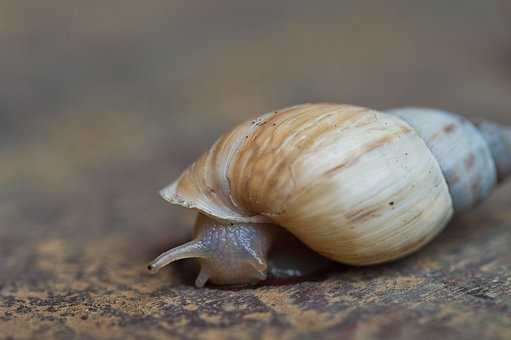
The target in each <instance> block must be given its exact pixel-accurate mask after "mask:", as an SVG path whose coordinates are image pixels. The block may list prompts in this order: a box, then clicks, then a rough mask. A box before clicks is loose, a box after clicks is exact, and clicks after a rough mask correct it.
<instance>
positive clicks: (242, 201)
mask: <svg viewBox="0 0 511 340" xmlns="http://www.w3.org/2000/svg"><path fill="white" fill-rule="evenodd" d="M482 126H484V127H485V129H486V130H485V131H489V130H491V129H490V128H489V127H488V126H489V125H482ZM491 128H492V129H497V130H498V131H499V136H500V137H495V136H496V135H495V133H489V132H487V133H486V134H485V133H483V132H481V131H482V129H480V128H478V127H477V126H476V125H474V124H472V123H471V122H469V121H468V120H465V119H463V118H461V117H460V116H457V115H454V114H450V113H445V112H440V111H436V110H428V109H414V108H408V109H406V108H405V109H398V110H390V111H387V112H378V111H374V110H370V109H366V108H361V107H356V106H349V105H337V104H305V105H299V106H294V107H290V108H286V109H283V110H280V111H276V112H273V113H268V114H265V115H262V116H260V117H259V118H257V119H255V120H253V121H249V122H245V123H243V124H241V125H239V126H238V127H236V128H235V129H233V130H232V131H231V132H228V133H227V134H225V135H224V136H222V137H221V138H220V139H219V140H218V141H217V142H216V143H215V144H214V145H213V146H212V147H211V149H210V150H209V151H208V152H206V153H205V154H204V155H203V156H202V157H200V158H199V159H198V160H197V161H196V162H195V163H194V164H193V165H192V166H191V167H190V168H188V169H187V170H186V171H185V172H184V173H183V174H182V175H181V176H180V177H179V178H178V180H177V181H175V182H174V183H173V184H171V185H170V186H168V187H166V188H165V189H163V190H162V192H161V194H162V196H163V198H164V199H165V200H167V201H168V202H170V203H173V204H178V205H181V206H184V207H186V208H191V209H195V210H197V211H198V212H199V214H198V219H197V223H196V233H195V238H194V240H192V241H190V242H188V243H186V244H184V245H182V246H179V247H177V248H174V249H171V250H169V251H168V252H166V253H164V254H162V255H160V256H159V257H158V258H157V259H156V260H154V261H153V262H152V263H151V264H150V265H149V269H151V270H153V271H156V270H158V269H160V268H162V267H163V266H165V265H167V264H168V263H170V262H173V261H176V260H178V259H182V258H190V257H196V258H198V259H199V262H200V264H201V272H200V274H199V277H198V278H197V281H196V285H197V286H203V285H204V284H205V283H206V281H208V280H210V281H212V282H213V283H216V284H249V283H255V282H258V281H261V280H264V279H266V277H267V275H268V273H269V272H270V273H274V272H279V273H288V274H289V275H290V276H291V275H300V274H302V273H305V272H306V271H307V270H306V269H304V268H301V267H300V266H299V265H298V266H297V265H296V261H295V263H293V264H291V263H289V262H284V263H281V264H280V267H282V268H281V269H279V270H276V269H275V268H273V267H272V266H270V267H269V266H268V263H270V264H271V263H272V262H271V261H270V262H268V255H269V254H270V252H271V250H272V248H275V247H274V246H273V245H274V244H276V243H278V242H280V243H281V244H282V243H284V244H286V243H288V244H292V241H287V240H288V239H291V238H296V239H298V240H299V241H301V242H302V243H303V244H305V245H306V246H307V247H308V248H310V249H312V250H313V251H314V252H315V253H317V254H320V255H321V256H322V257H324V258H327V259H330V260H333V261H337V262H341V263H346V264H351V265H358V266H363V265H370V264H376V263H382V262H387V261H391V260H394V259H397V258H400V257H403V256H406V255H408V254H410V253H412V252H414V251H416V250H418V249H419V248H421V247H422V246H423V245H425V244H426V243H428V242H429V241H430V240H431V239H433V238H434V237H435V236H436V235H437V234H438V233H439V232H440V231H441V230H442V229H443V228H444V227H445V226H446V225H447V223H448V222H449V220H450V219H451V217H452V216H453V214H454V213H458V212H462V211H465V210H467V209H470V208H472V207H474V206H475V205H477V204H478V203H479V202H481V201H482V200H484V198H486V197H487V196H488V195H489V193H490V192H491V189H492V188H493V187H494V186H495V184H496V183H497V179H503V178H504V177H505V176H506V175H507V172H508V171H509V168H511V166H509V164H511V159H510V158H511V146H510V143H509V141H510V140H511V134H509V133H508V130H506V129H505V128H501V127H499V126H498V125H494V124H493V125H491ZM492 131H493V130H492ZM508 137H509V138H508ZM490 138H491V140H489V139H490ZM495 153H497V154H498V155H497V156H498V157H497V156H496V155H494V154H495ZM284 229H285V231H287V232H285V231H284ZM286 234H287V235H288V236H286ZM289 234H291V235H292V236H291V235H289ZM286 237H287V238H286ZM279 240H280V241H279ZM282 240H284V241H282ZM286 267H289V268H286ZM294 268H296V270H294Z"/></svg>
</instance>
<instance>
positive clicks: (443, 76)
mask: <svg viewBox="0 0 511 340" xmlns="http://www.w3.org/2000/svg"><path fill="white" fill-rule="evenodd" d="M92 3H93V2H82V4H81V5H79V4H76V3H73V4H71V3H70V2H67V1H58V0H54V1H45V2H40V3H39V2H23V1H12V2H9V1H7V2H1V3H0V43H1V45H2V51H1V52H0V58H1V59H0V74H1V77H0V85H1V86H0V165H1V166H0V203H1V204H0V339H3V338H5V339H26V338H36V339H49V338H58V339H67V338H83V339H146V338H153V339H163V338H168V337H172V336H174V337H181V338H184V339H196V338H207V339H213V338H253V339H259V338H274V337H276V336H277V335H278V336H279V337H281V338H283V339H306V338H318V337H323V338H327V339H328V338H332V339H333V338H336V339H338V338H340V337H341V338H342V339H437V338H442V339H511V252H510V245H511V210H510V209H509V207H510V206H511V198H510V197H511V184H508V185H505V186H503V187H501V188H500V189H499V190H498V191H497V192H496V193H495V195H494V196H493V197H492V198H491V199H490V200H489V201H487V202H486V203H485V204H484V205H483V206H482V207H480V208H478V209H476V210H474V211H473V212H471V213H470V214H467V215H466V216H463V217H462V218H458V219H457V220H455V221H454V222H453V223H452V224H451V225H450V226H449V227H448V229H447V230H446V231H445V232H444V233H443V234H441V235H440V236H439V238H438V239H436V240H435V241H434V242H433V243H431V244H430V245H429V246H427V247H426V248H425V249H423V250H422V251H420V252H419V253H417V254H415V255H413V256H410V257H408V258H406V259H403V260H400V261H398V262H395V263H392V264H388V265H382V266H376V267H371V268H362V269H357V268H350V267H346V266H340V265H339V266H336V267H334V268H332V270H330V271H328V272H324V273H320V274H318V275H316V276H314V277H310V278H308V279H306V280H303V281H299V282H285V283H271V284H268V285H261V286H260V287H257V288H252V289H218V288H215V287H212V286H208V287H207V288H205V289H195V288H194V287H193V279H194V277H195V275H196V272H195V271H194V270H195V269H194V268H193V266H190V264H177V265H173V266H171V267H170V268H169V269H168V270H164V271H162V272H161V273H160V274H158V275H156V276H151V275H149V274H147V273H146V272H145V265H146V263H147V261H149V260H150V259H152V258H153V257H154V256H156V255H157V254H158V253H159V252H161V251H162V250H165V249H166V248H168V247H170V246H172V245H174V244H177V243H179V242H182V241H183V240H186V239H187V237H189V234H190V226H191V225H192V222H193V215H192V214H191V213H190V212H187V211H184V210H182V209H179V208H174V207H170V206H167V205H165V204H164V203H163V202H162V201H161V200H160V199H159V197H158V195H157V194H156V192H157V190H158V189H159V188H160V187H162V186H164V185H166V184H167V183H168V182H170V181H171V180H172V179H174V177H175V176H176V175H178V174H179V172H180V171H181V170H182V169H183V168H184V167H185V166H186V165H187V164H189V163H190V162H191V161H192V160H193V159H194V158H196V157H197V156H198V155H199V154H200V153H201V152H202V151H203V150H204V149H205V148H206V147H207V146H208V145H209V144H210V143H211V142H212V141H213V140H214V139H215V137H216V136H217V135H218V134H219V133H221V132H222V131H225V130H226V129H228V128H229V127H230V126H232V125H234V124H235V123H237V122H240V121H242V120H245V119H248V118H251V117H253V116H254V114H255V113H257V112H265V111H270V110H273V109H277V108H280V107H284V106H286V105H290V104H296V103H302V102H307V101H336V102H345V103H353V104H360V105H366V106H370V107H373V108H382V109H383V108H388V107H392V106H402V105H410V104H418V105H428V106H437V107H443V108H447V109H450V110H453V111H458V112H462V113H466V114H468V115H476V114H479V115H485V116H486V117H489V118H491V119H494V120H498V121H501V122H507V123H508V124H510V125H511V116H510V115H509V114H508V113H509V112H511V96H510V93H511V52H510V51H511V44H510V43H509V42H510V41H511V9H510V8H509V5H507V2H505V1H485V2H482V1H476V0H470V1H467V0H463V1H462V0H459V1H450V2H449V7H445V6H446V5H445V2H444V1H440V0H438V1H429V2H427V3H426V2H423V1H389V2H381V3H382V4H380V5H377V4H376V2H374V1H344V2H342V1H320V2H314V7H311V4H312V2H308V1H293V2H289V3H284V2H282V3H280V2H279V3H274V2H264V1H262V2H250V4H248V3H246V4H243V5H242V4H240V2H238V1H222V2H210V3H209V2H208V3H209V4H206V3H205V2H204V1H200V2H199V1H197V2H195V1H187V2H186V5H185V2H174V1H147V2H144V4H143V5H142V3H141V2H138V1H133V2H132V1H122V2H118V3H114V2H111V3H109V4H108V5H107V4H105V3H104V2H98V3H97V5H98V6H93V5H92ZM213 3H215V4H213Z"/></svg>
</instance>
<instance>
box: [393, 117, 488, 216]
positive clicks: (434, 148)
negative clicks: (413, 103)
mask: <svg viewBox="0 0 511 340" xmlns="http://www.w3.org/2000/svg"><path fill="white" fill-rule="evenodd" d="M385 112H386V113H389V114H392V115H396V116H398V117H400V118H401V119H403V120H405V121H406V122H408V123H409V124H410V125H411V126H413V127H414V128H415V129H416V131H417V132H418V133H419V135H420V136H421V137H422V139H423V140H424V141H425V142H426V144H427V145H428V147H429V149H430V150H431V152H432V153H433V155H434V156H435V158H436V160H437V161H438V163H439V164H440V167H441V169H442V172H443V173H444V176H445V179H446V181H447V185H448V186H449V190H450V192H451V197H452V200H453V204H454V210H455V212H456V213H461V212H463V211H467V210H469V209H471V208H473V207H474V206H476V205H477V204H479V203H480V202H482V201H483V200H484V199H485V198H487V197H488V196H489V195H490V193H491V192H492V189H493V188H494V186H495V184H496V183H497V169H496V166H495V162H494V159H493V156H492V153H491V151H490V148H489V146H488V144H487V142H486V140H485V138H484V136H483V135H482V134H481V132H480V130H479V129H478V128H476V126H474V124H472V123H471V122H470V121H468V120H467V119H465V118H463V117H461V116H459V115H456V114H454V113H450V112H446V111H441V110H435V109H427V108H400V109H394V110H388V111H385Z"/></svg>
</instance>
